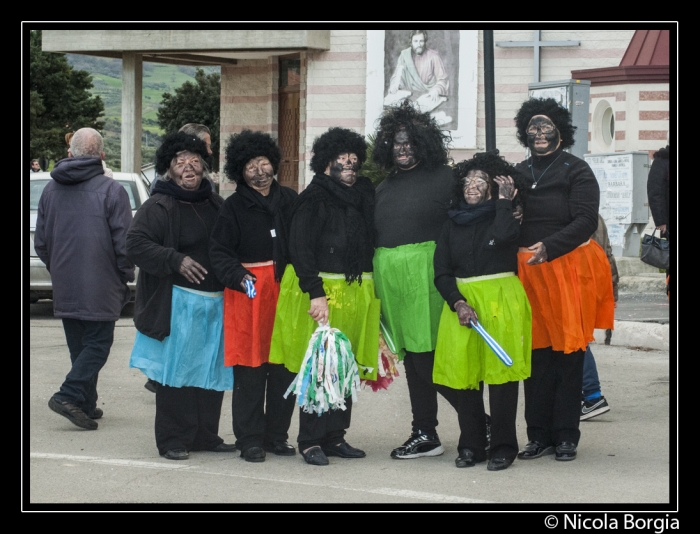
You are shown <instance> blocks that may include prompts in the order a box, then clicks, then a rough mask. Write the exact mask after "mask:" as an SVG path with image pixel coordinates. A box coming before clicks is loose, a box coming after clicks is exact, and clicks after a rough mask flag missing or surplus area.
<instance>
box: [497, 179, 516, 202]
mask: <svg viewBox="0 0 700 534" xmlns="http://www.w3.org/2000/svg"><path fill="white" fill-rule="evenodd" d="M493 181H494V182H496V183H497V184H498V198H505V199H508V200H513V199H514V198H515V195H517V194H518V190H517V189H516V188H515V182H513V179H512V178H511V177H510V176H496V177H495V178H494V179H493Z"/></svg>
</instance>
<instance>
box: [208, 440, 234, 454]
mask: <svg viewBox="0 0 700 534" xmlns="http://www.w3.org/2000/svg"><path fill="white" fill-rule="evenodd" d="M235 450H236V446H235V445H234V444H233V443H223V442H222V443H219V444H218V445H217V446H216V447H214V448H213V449H209V451H210V452H233V451H235Z"/></svg>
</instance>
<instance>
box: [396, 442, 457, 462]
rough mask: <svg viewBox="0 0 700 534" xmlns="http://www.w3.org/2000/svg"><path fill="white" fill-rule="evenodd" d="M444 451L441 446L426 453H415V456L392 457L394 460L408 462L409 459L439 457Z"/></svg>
mask: <svg viewBox="0 0 700 534" xmlns="http://www.w3.org/2000/svg"><path fill="white" fill-rule="evenodd" d="M444 452H445V449H443V448H442V445H440V446H439V447H435V448H434V449H432V450H429V451H426V452H417V453H415V454H406V455H404V456H392V458H394V459H395V460H410V459H411V458H420V457H422V456H440V455H441V454H444Z"/></svg>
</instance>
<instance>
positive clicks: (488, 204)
mask: <svg viewBox="0 0 700 534" xmlns="http://www.w3.org/2000/svg"><path fill="white" fill-rule="evenodd" d="M494 211H496V199H495V198H490V199H489V200H486V201H484V202H482V203H481V204H474V205H471V204H467V201H466V200H464V199H462V200H460V202H459V208H457V209H451V210H448V212H447V214H448V215H449V216H450V218H451V219H452V220H453V221H454V222H455V223H457V224H459V225H461V226H469V225H470V224H475V223H478V222H481V221H485V220H487V219H488V218H489V217H491V216H492V214H493V212H494Z"/></svg>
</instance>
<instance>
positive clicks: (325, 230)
mask: <svg viewBox="0 0 700 534" xmlns="http://www.w3.org/2000/svg"><path fill="white" fill-rule="evenodd" d="M324 180H331V178H330V177H328V176H325V175H322V174H317V175H316V176H314V179H313V180H312V182H311V183H310V184H309V186H308V187H307V188H306V189H305V190H304V191H302V193H301V194H300V195H299V198H298V199H297V202H296V204H295V209H294V216H293V218H292V224H291V231H290V237H289V252H290V257H291V261H292V264H293V265H294V270H295V271H296V274H297V276H298V277H299V287H300V288H301V290H302V291H304V292H305V293H308V294H309V297H310V298H312V299H314V298H318V297H323V296H325V295H326V293H325V291H324V290H323V280H322V279H321V277H320V276H319V274H318V273H319V272H328V273H340V274H342V273H346V272H347V268H348V265H347V263H346V252H347V250H348V224H349V219H348V214H347V210H348V209H352V208H349V207H348V205H347V204H346V203H344V202H342V201H341V200H339V199H338V198H336V197H335V196H333V195H331V193H329V191H328V190H327V189H325V188H324V187H322V186H321V185H319V183H318V182H320V181H324ZM341 187H347V186H344V185H343V186H341ZM352 187H353V188H356V191H357V192H361V194H362V197H363V206H365V207H366V209H368V210H369V213H366V214H363V219H365V220H368V221H369V224H360V226H359V227H358V228H357V230H356V231H359V232H362V236H361V239H360V241H361V243H362V244H363V249H362V250H361V252H360V257H359V258H358V259H359V265H360V267H361V269H362V271H363V272H372V257H373V255H374V229H373V228H372V227H371V221H372V217H373V213H372V210H373V206H374V186H373V185H372V182H371V181H370V180H369V178H365V177H363V176H359V177H358V178H357V182H356V183H355V184H354V185H353V186H352Z"/></svg>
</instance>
